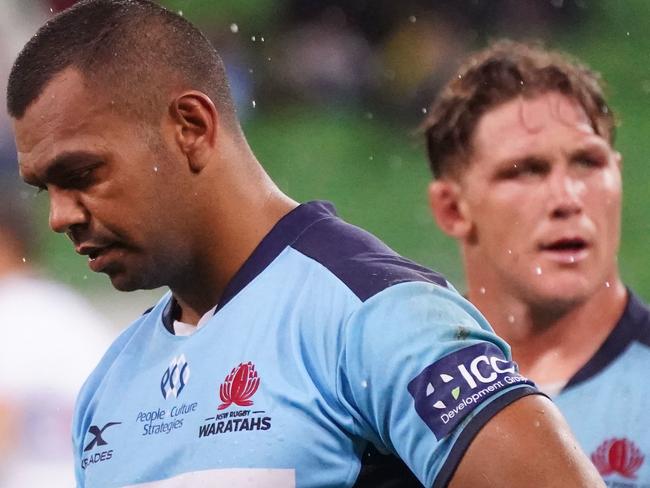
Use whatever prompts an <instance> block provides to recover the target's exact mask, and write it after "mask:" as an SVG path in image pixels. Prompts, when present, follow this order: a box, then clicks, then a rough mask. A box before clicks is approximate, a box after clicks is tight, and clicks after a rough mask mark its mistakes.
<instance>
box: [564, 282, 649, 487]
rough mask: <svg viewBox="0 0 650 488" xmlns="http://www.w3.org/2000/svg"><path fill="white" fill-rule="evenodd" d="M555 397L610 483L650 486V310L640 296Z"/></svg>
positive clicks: (582, 443) (630, 300)
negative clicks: (594, 352) (649, 417)
mask: <svg viewBox="0 0 650 488" xmlns="http://www.w3.org/2000/svg"><path fill="white" fill-rule="evenodd" d="M554 400H555V402H556V404H557V406H558V407H559V408H560V410H561V411H562V413H563V414H564V416H565V417H566V419H567V421H568V422H569V425H570V426H571V428H572V430H573V431H574V432H575V434H576V437H577V438H578V441H579V442H580V444H581V445H582V447H583V449H584V450H585V452H586V453H587V454H590V455H591V460H592V461H593V462H594V464H595V465H596V467H597V468H598V470H599V471H600V473H601V475H602V476H603V478H604V479H605V481H606V483H607V485H608V486H610V487H617V488H650V458H649V456H650V422H649V421H648V410H649V409H650V312H649V311H648V309H647V307H646V306H645V305H644V304H643V303H642V302H641V301H640V300H639V299H638V298H637V297H635V296H634V295H632V294H631V293H630V298H629V301H628V304H627V307H626V309H625V312H624V313H623V316H622V317H621V319H620V320H619V322H618V324H617V325H616V328H615V329H614V330H613V331H612V333H611V334H610V336H609V337H608V338H607V340H606V341H605V343H604V344H603V345H602V346H601V347H600V349H599V350H598V352H597V353H596V354H595V355H594V357H593V358H591V360H590V361H589V362H588V363H587V364H586V365H585V366H584V367H583V368H582V369H581V370H580V371H578V373H577V374H576V375H575V376H574V377H573V378H572V379H571V380H570V381H569V383H568V384H567V386H566V387H565V388H564V389H563V390H562V391H561V392H560V394H559V395H558V396H557V397H556V398H555V399H554Z"/></svg>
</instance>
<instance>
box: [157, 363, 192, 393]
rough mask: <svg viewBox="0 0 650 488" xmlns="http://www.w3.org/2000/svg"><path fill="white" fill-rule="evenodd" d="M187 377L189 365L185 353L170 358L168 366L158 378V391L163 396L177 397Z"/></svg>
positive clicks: (187, 379)
mask: <svg viewBox="0 0 650 488" xmlns="http://www.w3.org/2000/svg"><path fill="white" fill-rule="evenodd" d="M189 379H190V365H189V364H188V363H187V360H186V359H185V354H181V355H180V356H176V357H174V358H172V360H171V362H170V363H169V368H167V369H166V370H165V372H164V373H163V375H162V378H161V379H160V391H161V392H162V396H163V398H165V399H167V398H170V397H173V398H178V395H180V394H181V391H183V388H185V385H186V384H187V382H188V381H189Z"/></svg>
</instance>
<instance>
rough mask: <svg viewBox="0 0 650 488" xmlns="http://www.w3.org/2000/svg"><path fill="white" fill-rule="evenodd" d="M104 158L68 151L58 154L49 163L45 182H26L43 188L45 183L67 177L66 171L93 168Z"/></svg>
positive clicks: (88, 153)
mask: <svg viewBox="0 0 650 488" xmlns="http://www.w3.org/2000/svg"><path fill="white" fill-rule="evenodd" d="M102 161H103V158H102V157H100V156H99V155H98V154H96V153H92V152H89V151H66V152H62V153H61V154H58V155H57V156H56V157H55V158H54V159H52V160H51V161H49V162H48V163H47V166H46V169H45V174H44V180H37V179H35V180H32V181H28V180H25V182H26V183H28V184H30V185H32V186H38V187H43V186H44V183H45V182H48V181H56V180H57V179H59V178H61V177H62V176H64V175H65V173H66V171H68V170H69V169H70V168H75V167H79V166H83V165H86V166H92V165H95V164H99V163H101V162H102Z"/></svg>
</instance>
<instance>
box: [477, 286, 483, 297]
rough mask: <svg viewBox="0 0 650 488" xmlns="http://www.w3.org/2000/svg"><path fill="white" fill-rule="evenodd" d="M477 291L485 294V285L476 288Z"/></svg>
mask: <svg viewBox="0 0 650 488" xmlns="http://www.w3.org/2000/svg"><path fill="white" fill-rule="evenodd" d="M478 292H479V293H480V294H481V295H485V287H484V286H482V287H481V288H479V289H478Z"/></svg>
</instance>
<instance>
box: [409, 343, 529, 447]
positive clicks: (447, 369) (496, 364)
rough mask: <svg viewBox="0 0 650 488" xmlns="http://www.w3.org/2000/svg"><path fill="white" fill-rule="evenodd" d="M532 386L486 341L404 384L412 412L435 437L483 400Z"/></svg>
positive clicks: (435, 364) (443, 433) (425, 370)
mask: <svg viewBox="0 0 650 488" xmlns="http://www.w3.org/2000/svg"><path fill="white" fill-rule="evenodd" d="M522 383H523V384H527V385H530V386H534V384H533V383H532V382H531V381H529V380H528V379H526V378H524V377H523V376H521V375H520V374H519V373H518V372H517V369H516V365H515V363H513V362H512V361H509V360H507V359H506V358H505V356H504V354H503V352H502V351H501V349H499V348H498V347H497V346H496V345H494V344H491V343H489V342H484V343H481V344H474V345H473V346H469V347H466V348H463V349H460V350H458V351H456V352H453V353H451V354H449V355H447V356H445V357H444V358H442V359H440V360H438V361H436V362H435V363H433V364H432V365H430V366H428V367H427V368H425V369H424V370H423V371H422V372H421V373H420V374H419V375H417V376H416V377H415V378H413V380H411V382H410V383H409V384H408V391H409V393H410V394H411V396H412V397H413V400H415V410H416V411H417V413H418V415H420V417H421V418H422V420H424V422H425V423H426V424H427V425H428V426H429V428H430V429H431V431H432V432H433V433H434V435H435V436H436V439H442V438H444V437H445V436H447V435H448V434H449V433H450V432H451V431H452V430H453V429H454V428H455V427H456V426H457V425H458V424H459V423H460V422H461V421H462V420H463V419H464V418H465V417H467V415H469V414H470V413H471V412H472V411H473V410H474V409H475V408H476V407H478V406H479V405H481V404H482V403H483V402H484V401H485V400H487V399H488V398H490V397H492V396H493V395H495V394H497V393H498V392H500V391H502V390H504V389H505V388H508V387H509V386H512V385H517V384H522Z"/></svg>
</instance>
